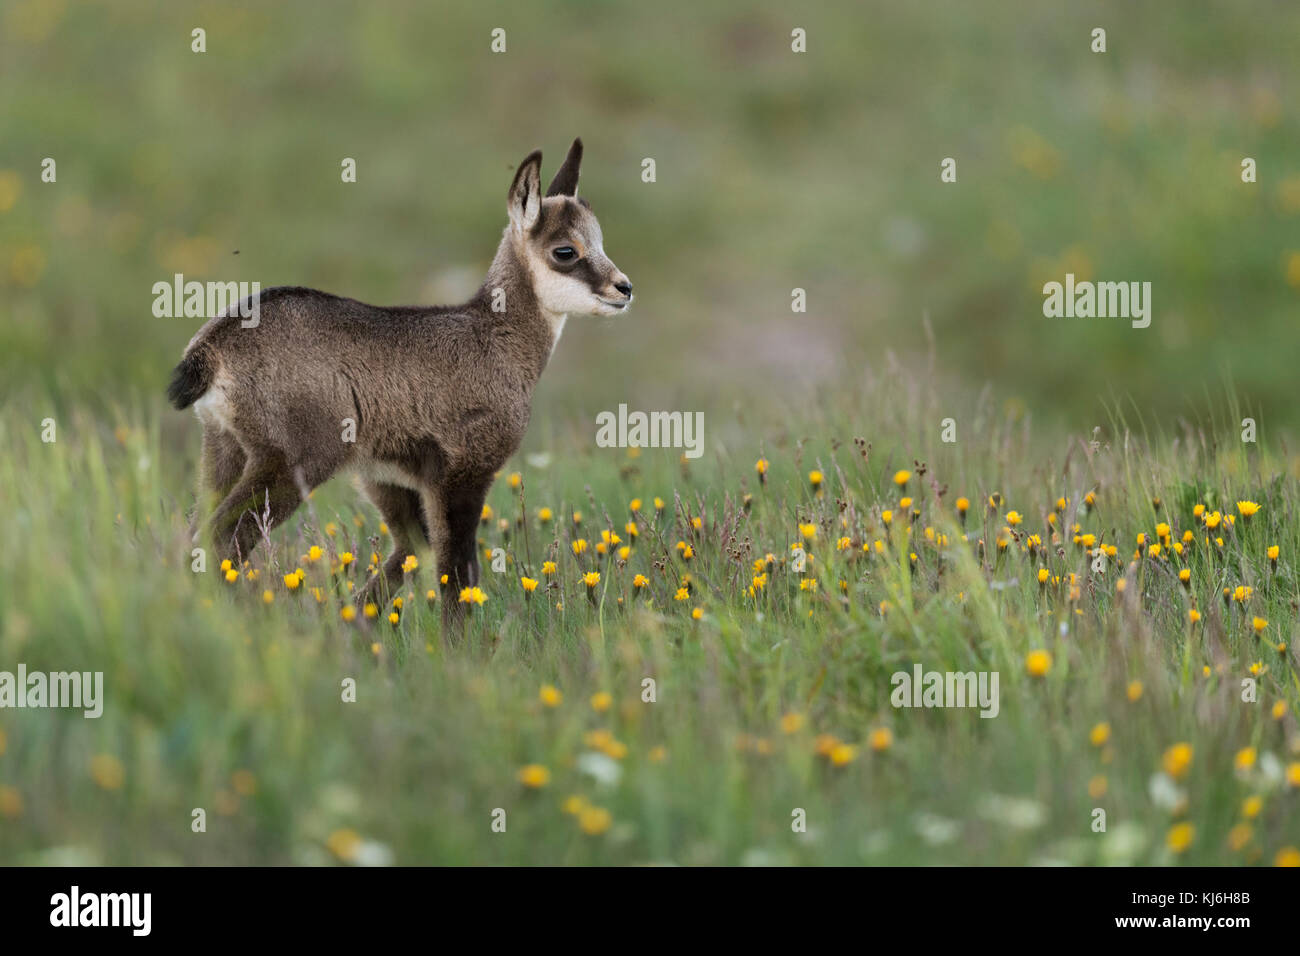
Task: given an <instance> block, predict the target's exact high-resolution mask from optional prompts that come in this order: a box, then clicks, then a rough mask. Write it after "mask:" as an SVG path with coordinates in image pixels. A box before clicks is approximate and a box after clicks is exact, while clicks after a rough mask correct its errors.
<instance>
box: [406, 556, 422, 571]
mask: <svg viewBox="0 0 1300 956" xmlns="http://www.w3.org/2000/svg"><path fill="white" fill-rule="evenodd" d="M419 566H420V559H419V558H417V557H416V556H415V555H413V554H408V555H407V556H406V560H405V561H403V562H402V571H403V572H404V573H406V574H410V573H411V572H412V571H414V570H415V569H416V568H418V567H419Z"/></svg>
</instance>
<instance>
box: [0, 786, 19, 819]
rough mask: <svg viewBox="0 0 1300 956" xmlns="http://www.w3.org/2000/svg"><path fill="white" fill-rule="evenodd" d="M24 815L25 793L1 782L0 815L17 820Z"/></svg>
mask: <svg viewBox="0 0 1300 956" xmlns="http://www.w3.org/2000/svg"><path fill="white" fill-rule="evenodd" d="M22 815H23V795H22V794H21V793H20V792H19V791H18V790H17V789H16V788H14V787H10V786H6V785H4V784H0V817H5V818H6V819H8V820H17V819H18V818H19V817H21V816H22Z"/></svg>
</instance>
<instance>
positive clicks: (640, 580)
mask: <svg viewBox="0 0 1300 956" xmlns="http://www.w3.org/2000/svg"><path fill="white" fill-rule="evenodd" d="M649 583H650V579H649V578H648V577H646V576H645V575H644V574H638V575H636V576H635V577H633V578H632V587H634V588H638V589H639V588H643V587H645V586H647V585H648V584H649Z"/></svg>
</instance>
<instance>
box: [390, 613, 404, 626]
mask: <svg viewBox="0 0 1300 956" xmlns="http://www.w3.org/2000/svg"><path fill="white" fill-rule="evenodd" d="M401 619H402V616H401V615H400V614H398V613H397V612H396V611H393V612H392V613H391V614H389V615H388V623H389V624H392V625H393V626H394V627H396V626H397V622H398V621H400V620H401Z"/></svg>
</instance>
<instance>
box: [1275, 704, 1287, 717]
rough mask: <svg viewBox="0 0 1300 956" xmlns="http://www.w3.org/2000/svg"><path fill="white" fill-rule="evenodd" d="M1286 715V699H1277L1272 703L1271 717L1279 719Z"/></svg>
mask: <svg viewBox="0 0 1300 956" xmlns="http://www.w3.org/2000/svg"><path fill="white" fill-rule="evenodd" d="M1285 716H1286V701H1284V700H1279V701H1277V702H1276V703H1275V704H1274V705H1273V719H1274V720H1281V719H1282V718H1283V717H1285Z"/></svg>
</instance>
